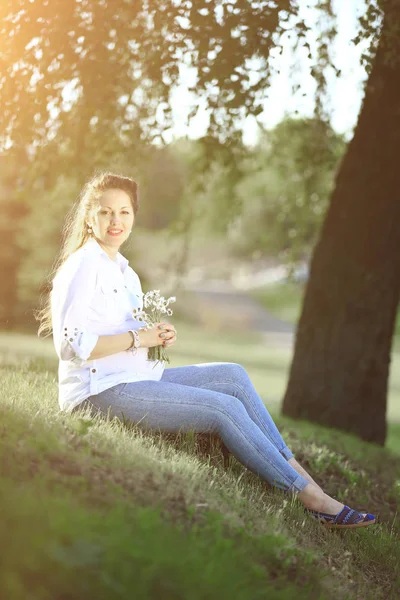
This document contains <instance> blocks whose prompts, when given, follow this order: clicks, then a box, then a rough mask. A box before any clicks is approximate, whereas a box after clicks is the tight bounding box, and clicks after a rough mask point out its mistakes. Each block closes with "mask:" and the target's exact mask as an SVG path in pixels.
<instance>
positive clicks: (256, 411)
mask: <svg viewBox="0 0 400 600" xmlns="http://www.w3.org/2000/svg"><path fill="white" fill-rule="evenodd" d="M227 384H228V385H233V386H234V387H236V389H238V390H239V391H240V392H242V394H243V395H244V396H245V397H246V399H247V401H248V403H249V404H251V406H252V409H253V410H254V412H255V413H256V415H257V417H258V418H259V420H260V421H261V422H262V418H261V416H260V413H259V412H258V409H257V407H256V406H255V405H254V404H253V402H252V400H251V399H250V397H249V396H248V394H247V392H246V391H245V389H244V388H242V387H241V386H239V384H237V383H236V382H235V381H213V382H212V385H227ZM206 385H208V384H206ZM198 387H201V388H203V389H204V387H205V386H203V385H201V386H198ZM260 429H261V428H260ZM262 431H263V430H262ZM263 433H264V435H265V436H266V437H267V438H268V439H269V441H270V442H271V444H273V445H274V446H275V448H276V449H277V450H278V452H280V453H282V452H283V451H284V450H286V448H287V446H286V444H285V445H284V446H283V448H281V449H279V448H278V447H277V446H276V445H275V442H274V441H273V440H272V439H271V438H270V437H269V435H268V434H267V433H265V432H264V431H263Z"/></svg>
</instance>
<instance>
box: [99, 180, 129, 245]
mask: <svg viewBox="0 0 400 600" xmlns="http://www.w3.org/2000/svg"><path fill="white" fill-rule="evenodd" d="M134 220H135V217H134V214H133V207H132V202H131V199H130V198H129V196H128V194H127V193H126V192H124V191H123V190H118V189H112V190H106V191H105V192H103V194H102V195H101V197H100V198H99V200H98V206H97V207H96V208H95V209H94V211H93V213H92V215H91V220H90V221H88V224H89V225H91V227H92V229H93V234H94V236H95V237H96V239H97V241H98V242H99V243H100V244H101V245H102V246H103V247H104V248H105V250H106V251H107V250H110V252H111V254H115V253H116V251H118V248H119V247H120V246H121V244H123V242H125V240H126V239H127V238H128V236H129V234H130V232H131V229H132V227H133V223H134Z"/></svg>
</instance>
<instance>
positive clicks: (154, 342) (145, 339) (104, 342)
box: [87, 323, 176, 360]
mask: <svg viewBox="0 0 400 600" xmlns="http://www.w3.org/2000/svg"><path fill="white" fill-rule="evenodd" d="M159 325H162V329H160V328H159ZM138 334H139V339H140V347H141V348H151V347H153V346H158V345H160V344H162V343H163V342H164V341H165V342H168V341H169V340H172V339H175V337H176V332H175V327H174V326H173V325H170V324H169V323H157V324H156V327H154V328H152V329H139V330H138ZM131 344H132V335H131V334H130V333H129V331H127V332H126V333H116V334H114V335H100V336H99V339H98V341H97V343H96V345H95V347H94V348H93V350H92V352H91V354H90V355H89V357H88V359H87V360H94V359H96V358H103V357H104V356H108V355H109V354H116V353H117V352H122V351H123V350H128V348H130V346H131Z"/></svg>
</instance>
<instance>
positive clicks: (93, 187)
mask: <svg viewBox="0 0 400 600" xmlns="http://www.w3.org/2000/svg"><path fill="white" fill-rule="evenodd" d="M110 189H118V190H123V191H124V192H126V193H127V194H128V196H129V198H130V200H131V203H132V208H133V213H134V215H136V213H137V211H138V208H139V202H138V193H137V189H138V186H137V183H136V182H135V181H134V180H133V179H131V178H130V177H125V176H123V175H118V174H116V173H111V172H109V171H102V172H98V173H96V174H95V175H94V176H93V177H92V178H91V179H89V181H87V182H86V184H85V185H84V187H83V188H82V191H81V193H80V194H79V198H78V200H77V202H76V203H75V204H74V206H73V207H72V209H71V211H70V212H69V213H68V214H67V216H66V219H65V223H64V227H63V232H62V236H63V243H62V246H61V251H60V254H59V255H58V257H57V260H56V261H55V263H54V266H53V268H52V270H51V272H50V274H49V276H48V282H49V284H51V283H52V281H53V279H54V277H55V276H56V275H57V273H58V271H59V270H60V269H61V267H62V265H63V264H64V263H65V261H66V260H67V258H68V257H69V256H71V254H73V253H74V252H76V250H78V249H79V248H81V247H82V246H83V244H84V243H85V242H87V240H88V239H89V238H90V236H91V234H90V233H88V229H87V221H88V218H89V215H90V213H91V211H92V210H93V209H94V208H95V207H96V205H97V202H98V200H99V198H100V196H101V195H102V194H103V192H105V191H106V190H110ZM49 287H50V285H49ZM50 294H51V292H48V293H47V294H46V295H45V298H44V301H43V308H42V309H40V310H38V311H35V313H34V314H35V318H36V320H37V321H40V326H39V329H38V336H40V335H41V334H43V335H44V336H45V337H47V336H48V335H50V334H51V333H52V330H53V329H52V321H51V298H50Z"/></svg>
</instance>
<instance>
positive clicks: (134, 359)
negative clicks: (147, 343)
mask: <svg viewBox="0 0 400 600" xmlns="http://www.w3.org/2000/svg"><path fill="white" fill-rule="evenodd" d="M134 308H141V309H142V308H143V292H142V286H141V284H140V279H139V277H138V275H137V274H136V273H135V271H134V270H133V269H132V268H131V267H130V266H129V261H128V260H127V259H126V258H125V257H124V256H122V255H121V254H120V253H118V254H117V257H116V261H113V260H112V259H111V258H110V257H109V256H108V254H107V253H106V252H105V251H104V250H103V249H102V247H101V246H100V245H99V244H98V243H97V242H96V240H95V239H94V238H91V239H90V240H88V241H87V242H86V243H85V244H84V245H83V246H82V247H81V248H79V250H77V251H76V252H74V253H73V254H72V255H71V256H69V257H68V259H67V260H66V261H65V263H64V264H63V265H62V267H61V269H60V270H59V271H58V273H57V275H56V276H55V278H54V280H53V288H52V292H51V311H52V321H53V341H54V346H55V349H56V352H57V355H58V357H59V359H60V361H59V368H58V389H59V395H58V401H59V405H60V408H61V410H63V411H65V412H71V411H72V409H73V408H74V407H75V406H77V405H78V404H79V403H80V402H82V401H83V400H85V399H86V398H88V397H89V396H93V395H95V394H99V393H100V392H102V391H104V390H106V389H108V388H110V387H112V386H114V385H117V384H118V383H128V382H132V381H142V380H145V379H151V380H155V381H159V380H160V379H161V377H162V374H163V371H164V368H165V363H164V362H157V361H149V360H147V351H148V349H147V348H138V351H137V354H136V355H133V354H132V352H130V351H126V350H124V351H122V352H117V353H115V354H111V355H109V356H105V357H103V358H97V359H93V360H88V357H89V356H90V354H91V352H92V350H93V348H94V347H95V346H96V343H97V340H98V338H99V336H100V335H114V334H116V333H126V332H127V331H128V330H129V329H140V328H141V327H143V326H144V323H143V322H142V321H138V320H136V319H134V318H133V315H132V310H133V309H134Z"/></svg>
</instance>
